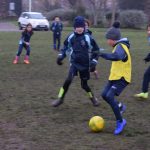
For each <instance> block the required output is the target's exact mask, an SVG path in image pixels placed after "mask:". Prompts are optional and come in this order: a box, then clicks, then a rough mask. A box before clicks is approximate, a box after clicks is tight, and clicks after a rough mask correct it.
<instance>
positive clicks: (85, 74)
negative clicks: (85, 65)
mask: <svg viewBox="0 0 150 150" xmlns="http://www.w3.org/2000/svg"><path fill="white" fill-rule="evenodd" d="M79 73H80V78H81V87H82V88H83V89H84V90H85V91H86V92H87V94H88V96H89V98H90V100H91V101H92V103H93V105H94V106H99V102H98V100H97V99H96V98H95V96H94V94H93V92H92V91H91V89H90V87H89V85H88V80H89V79H90V72H89V70H84V71H80V72H79Z"/></svg>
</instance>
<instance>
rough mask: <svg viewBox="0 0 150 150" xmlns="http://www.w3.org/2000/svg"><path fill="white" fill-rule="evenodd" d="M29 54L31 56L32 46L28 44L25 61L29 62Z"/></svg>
mask: <svg viewBox="0 0 150 150" xmlns="http://www.w3.org/2000/svg"><path fill="white" fill-rule="evenodd" d="M29 56H30V46H26V56H25V58H24V63H25V64H29V63H30V62H29Z"/></svg>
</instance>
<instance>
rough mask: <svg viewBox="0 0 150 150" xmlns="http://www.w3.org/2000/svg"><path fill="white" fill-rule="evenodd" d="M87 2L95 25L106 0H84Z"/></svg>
mask: <svg viewBox="0 0 150 150" xmlns="http://www.w3.org/2000/svg"><path fill="white" fill-rule="evenodd" d="M87 1H88V2H89V6H90V10H91V13H92V18H93V24H94V26H97V24H98V18H99V16H100V14H101V13H102V11H103V10H104V9H105V6H106V3H107V0H86V2H87Z"/></svg>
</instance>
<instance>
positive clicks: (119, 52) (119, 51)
mask: <svg viewBox="0 0 150 150" xmlns="http://www.w3.org/2000/svg"><path fill="white" fill-rule="evenodd" d="M121 44H125V45H126V46H127V47H128V48H130V43H129V41H128V39H127V38H123V39H121V40H119V41H118V42H117V43H116V44H115V45H114V47H115V46H116V45H117V47H116V50H115V52H114V53H101V54H100V56H101V57H103V58H104V59H106V60H111V61H119V60H122V61H127V60H128V58H127V54H126V52H125V50H124V49H123V47H122V46H121Z"/></svg>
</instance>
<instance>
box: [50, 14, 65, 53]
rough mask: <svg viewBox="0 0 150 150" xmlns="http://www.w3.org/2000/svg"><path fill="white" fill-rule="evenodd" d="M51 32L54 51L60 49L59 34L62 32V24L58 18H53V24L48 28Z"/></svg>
mask: <svg viewBox="0 0 150 150" xmlns="http://www.w3.org/2000/svg"><path fill="white" fill-rule="evenodd" d="M50 29H51V31H52V32H53V44H54V45H53V48H54V50H58V51H59V49H60V44H61V32H62V30H63V24H62V22H61V21H60V18H59V17H58V16H56V17H55V19H54V22H53V23H52V25H51V27H50Z"/></svg>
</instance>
